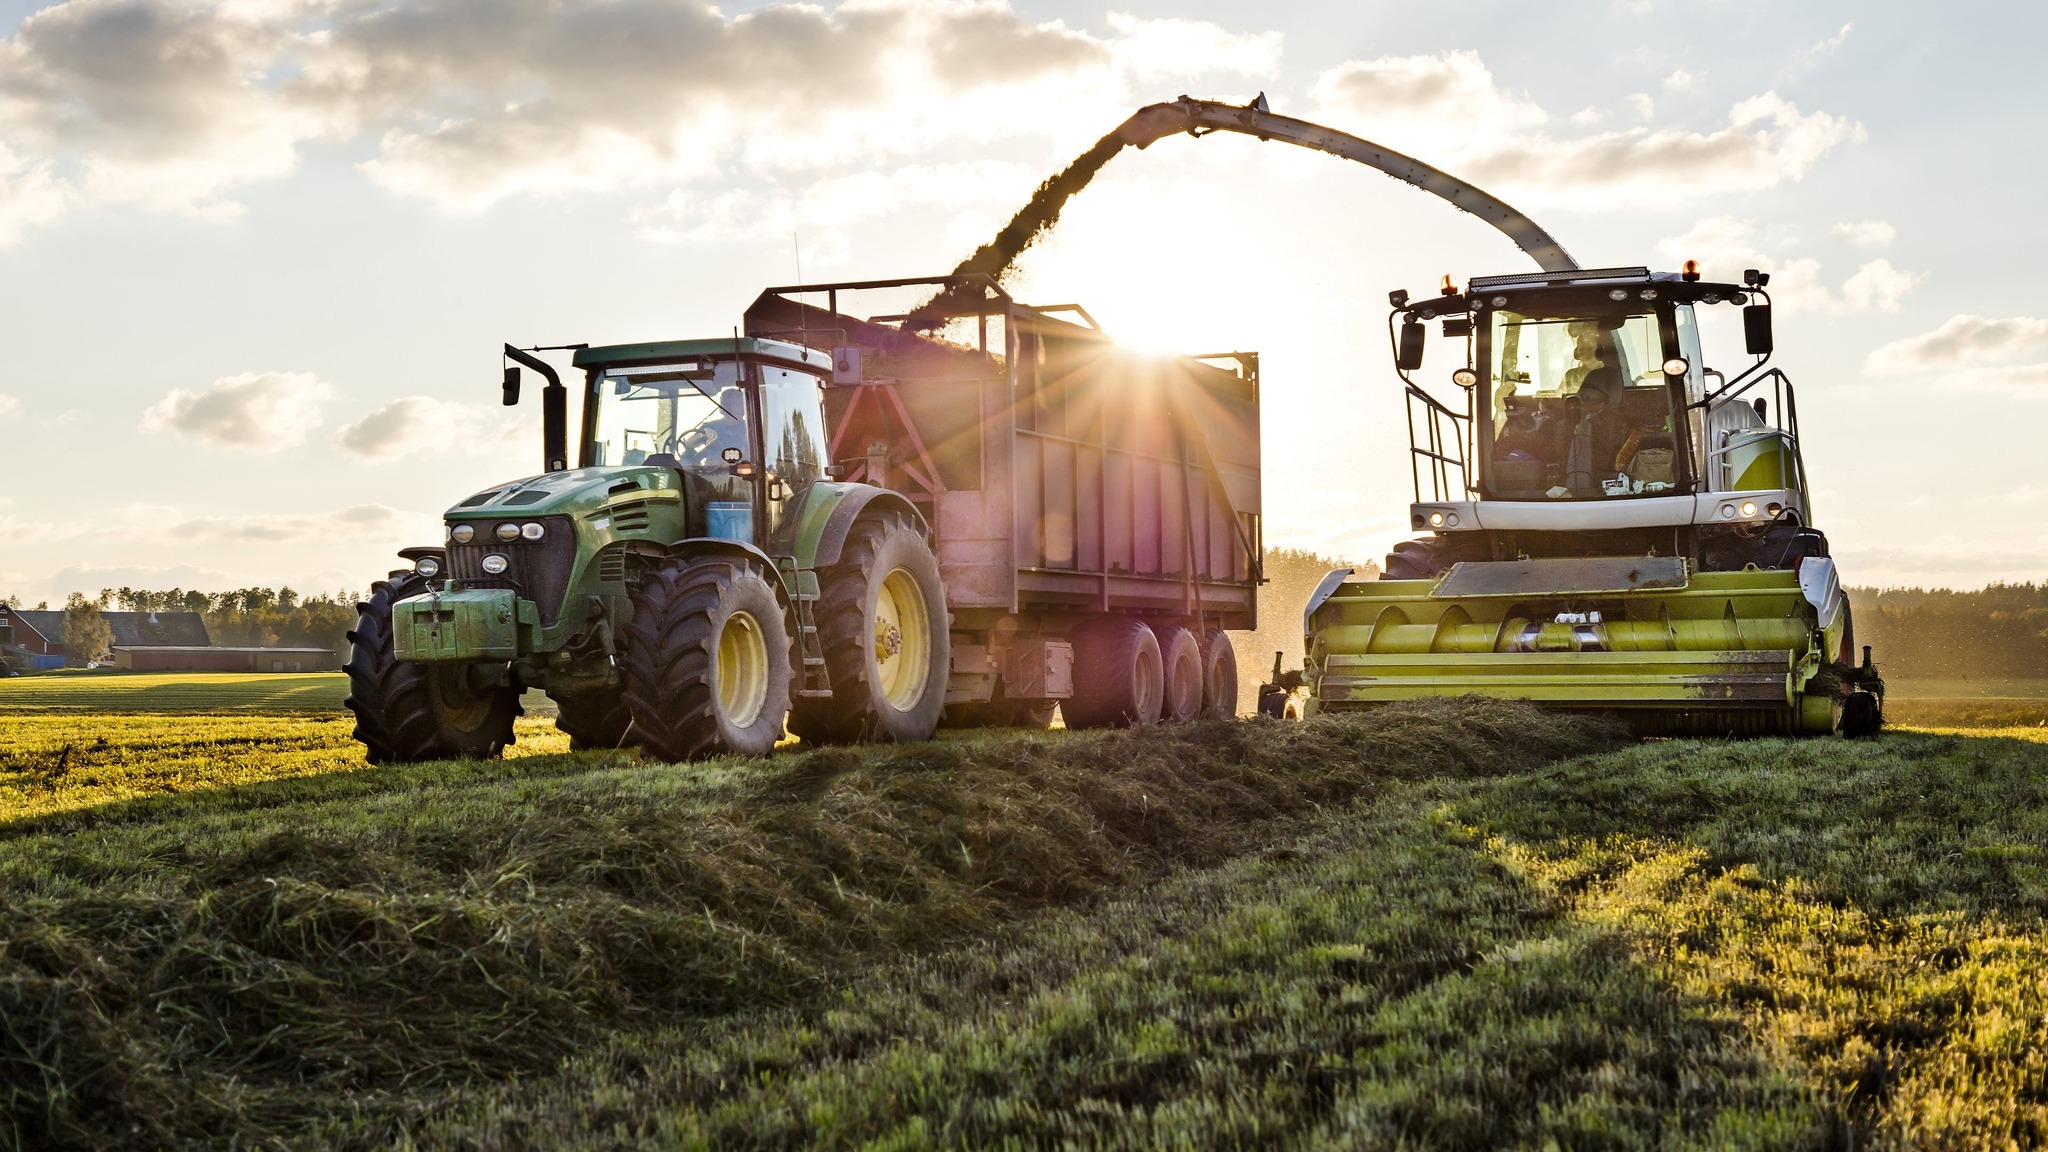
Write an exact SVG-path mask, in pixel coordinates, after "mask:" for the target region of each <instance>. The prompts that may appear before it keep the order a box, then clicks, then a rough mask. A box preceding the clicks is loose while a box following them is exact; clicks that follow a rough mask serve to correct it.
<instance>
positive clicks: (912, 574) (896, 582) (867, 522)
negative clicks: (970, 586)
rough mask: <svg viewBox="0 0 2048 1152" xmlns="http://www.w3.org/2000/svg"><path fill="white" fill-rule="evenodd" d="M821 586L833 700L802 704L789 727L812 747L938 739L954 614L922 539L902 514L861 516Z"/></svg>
mask: <svg viewBox="0 0 2048 1152" xmlns="http://www.w3.org/2000/svg"><path fill="white" fill-rule="evenodd" d="M818 584H819V599H818V638H819V641H820V643H821V644H822V645H823V647H824V650H825V675H826V679H827V680H828V682H829V683H830V684H831V686H832V695H831V698H830V699H803V700H799V701H798V702H797V706H796V709H795V711H794V712H793V713H792V714H791V715H790V720H789V727H790V731H792V732H794V733H796V734H797V736H798V737H800V738H802V740H803V741H804V742H805V743H807V744H848V743H854V742H857V741H862V740H880V741H896V742H902V741H909V740H929V739H931V738H932V733H934V732H936V731H938V727H939V719H940V716H941V715H942V714H943V713H944V711H945V708H946V680H947V677H948V675H949V674H950V672H951V670H952V663H953V648H952V633H951V631H950V629H951V627H952V618H951V617H950V616H949V615H948V614H947V612H946V588H945V585H944V583H943V582H942V581H941V580H940V578H939V561H938V557H936V556H934V555H932V548H931V545H930V544H928V543H926V542H925V538H924V535H923V533H921V532H919V531H918V530H917V529H916V528H914V527H913V526H912V525H911V523H910V521H908V520H907V519H905V518H904V517H903V516H902V515H900V514H897V513H884V514H882V515H879V516H867V517H863V518H862V519H861V520H860V521H858V522H857V523H855V524H854V526H853V531H852V532H851V533H849V534H848V535H847V538H846V544H845V546H844V548H843V550H842V551H841V552H840V559H839V563H837V564H834V565H833V566H832V567H830V568H828V569H826V570H825V571H824V572H822V573H820V574H819V580H818Z"/></svg>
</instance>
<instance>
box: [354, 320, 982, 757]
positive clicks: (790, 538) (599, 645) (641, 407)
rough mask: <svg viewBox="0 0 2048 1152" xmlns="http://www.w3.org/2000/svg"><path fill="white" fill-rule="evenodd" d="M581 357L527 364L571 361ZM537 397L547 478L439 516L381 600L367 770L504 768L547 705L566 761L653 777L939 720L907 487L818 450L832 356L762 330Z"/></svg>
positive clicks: (932, 626) (602, 372)
mask: <svg viewBox="0 0 2048 1152" xmlns="http://www.w3.org/2000/svg"><path fill="white" fill-rule="evenodd" d="M567 350H570V349H533V350H531V351H532V352H538V351H567ZM573 351H574V364H575V367H577V368H579V369H581V370H582V371H583V373H584V381H583V404H582V423H581V425H580V434H579V436H578V438H577V444H578V448H577V454H578V459H577V462H576V467H574V468H571V467H569V460H568V455H569V454H568V434H567V432H568V414H569V404H568V389H567V388H566V387H565V386H564V385H563V384H562V382H561V379H560V377H559V376H558V375H557V374H556V372H555V371H554V370H553V369H552V368H551V367H550V366H549V365H548V364H547V363H546V362H545V361H543V360H541V359H540V358H538V357H536V356H534V355H532V354H531V352H529V351H522V350H520V349H517V348H514V347H512V346H510V345H507V346H506V348H505V355H506V357H507V358H508V359H510V360H512V361H514V363H513V364H512V365H511V366H508V367H507V368H506V370H505V378H504V402H505V403H506V404H508V405H509V404H516V403H517V402H518V399H519V385H520V367H519V366H520V365H524V366H525V367H527V368H530V369H532V370H533V371H535V372H537V373H539V374H540V375H541V376H543V377H544V378H545V379H546V380H547V386H546V387H545V388H544V389H543V393H542V410H543V420H542V422H543V440H544V456H545V468H546V470H545V471H544V472H542V473H541V474H540V475H538V476H531V477H528V478H526V479H523V480H517V481H513V482H511V483H506V484H500V485H496V486H493V487H491V488H488V489H486V490H484V491H482V492H479V493H477V494H475V495H473V496H470V497H469V498H468V499H465V500H463V501H461V502H459V503H457V504H456V505H455V506H454V507H452V508H450V509H448V512H447V515H446V539H445V542H444V543H443V544H442V545H441V546H439V547H420V548H408V549H405V550H403V551H402V552H401V553H400V555H401V556H403V557H405V558H406V559H407V560H410V561H411V562H412V568H411V569H410V570H402V571H398V572H393V573H392V574H391V577H390V579H388V580H385V581H380V582H379V583H377V584H376V585H375V587H374V588H373V590H372V592H371V595H370V598H369V601H368V602H367V603H365V604H363V605H361V606H360V616H359V619H358V622H357V626H356V629H355V631H354V632H352V633H350V636H349V638H350V640H351V641H352V642H353V643H354V650H353V652H352V653H351V654H350V657H349V661H348V664H347V665H346V671H347V672H348V675H349V684H350V692H349V697H348V707H349V709H350V710H351V711H353V712H354V713H355V716H356V728H355V736H356V739H358V740H360V741H362V743H363V744H364V746H365V747H366V748H367V749H368V752H369V759H370V762H371V763H374V764H390V763H410V762H414V761H420V760H435V759H447V758H455V757H492V756H496V755H498V754H499V753H500V752H502V751H503V749H504V748H505V746H506V745H508V744H510V743H511V742H512V739H513V720H514V718H515V717H517V716H518V715H519V714H520V704H519V699H520V695H521V693H523V692H524V691H526V690H527V689H529V688H541V689H544V690H545V691H546V692H547V693H548V695H549V696H551V697H553V699H554V701H555V703H556V704H557V705H558V707H559V708H560V716H559V718H558V719H557V721H556V723H557V725H558V726H559V727H560V728H561V729H562V730H563V731H564V732H567V733H568V734H569V737H570V741H571V746H572V747H575V748H579V749H585V748H619V747H637V748H640V749H642V750H644V751H645V752H646V753H648V754H649V755H651V756H655V757H658V758H660V759H663V760H692V759H699V758H702V757H706V756H715V755H721V754H741V755H761V754H764V753H766V752H768V751H769V750H770V749H771V748H773V747H774V746H775V744H776V743H777V741H779V740H781V739H782V737H783V734H784V726H785V722H786V723H787V726H788V729H789V730H790V731H791V732H794V733H795V734H796V735H798V736H800V737H802V738H803V739H804V740H805V741H807V742H828V743H832V742H851V741H861V740H923V739H928V738H930V737H931V735H932V733H933V731H934V730H935V729H936V728H937V726H938V723H939V719H940V716H941V713H942V711H943V710H944V708H945V699H946V686H947V674H948V669H949V666H950V663H951V651H950V643H949V635H948V630H947V627H948V617H947V610H946V594H945V589H944V586H943V584H942V582H941V580H940V575H939V566H938V562H937V560H936V558H935V557H934V555H933V551H932V545H931V535H930V531H929V528H928V526H927V524H926V523H925V520H924V518H923V517H922V516H921V515H920V514H919V513H918V511H917V510H916V508H915V507H913V506H912V504H911V503H910V502H909V501H908V500H907V499H905V498H904V497H903V496H901V495H899V494H897V493H895V492H891V491H889V490H887V489H883V488H878V487H875V486H873V485H868V484H851V483H840V482H838V481H836V480H835V479H834V478H833V477H834V475H835V473H836V469H834V468H833V467H831V466H830V464H829V462H828V461H827V460H826V459H825V448H824V444H825V423H824V404H823V388H824V381H825V379H827V378H829V377H830V375H831V373H832V363H831V359H830V357H828V356H827V355H825V354H824V353H822V352H819V351H816V350H813V349H809V348H805V347H802V346H800V345H795V344H789V343H784V342H781V341H777V340H766V339H721V340H681V341H668V342H661V343H649V344H627V345H616V346H612V347H604V348H592V347H587V346H573Z"/></svg>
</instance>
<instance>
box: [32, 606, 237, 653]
mask: <svg viewBox="0 0 2048 1152" xmlns="http://www.w3.org/2000/svg"><path fill="white" fill-rule="evenodd" d="M12 615H13V616H14V618H15V619H16V620H19V621H21V622H22V623H23V624H26V625H28V626H29V627H31V628H33V629H35V630H36V633H37V635H39V636H41V637H42V638H43V639H45V640H47V641H49V642H50V643H52V644H62V643H64V613H62V612H36V611H25V610H23V609H20V608H16V609H14V610H13V612H12ZM100 617H101V618H102V619H104V620H105V621H106V622H107V627H108V628H109V629H111V630H112V631H113V633H114V643H115V644H116V645H119V646H121V647H124V648H156V647H161V646H164V645H184V646H192V647H211V646H212V644H213V637H211V636H208V635H207V634H206V621H205V620H204V619H202V618H201V617H200V615H199V613H197V612H102V613H100Z"/></svg>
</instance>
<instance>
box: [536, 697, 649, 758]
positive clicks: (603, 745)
mask: <svg viewBox="0 0 2048 1152" xmlns="http://www.w3.org/2000/svg"><path fill="white" fill-rule="evenodd" d="M555 707H556V708H557V709H559V711H558V712H557V713H556V715H555V727H557V728H559V729H561V730H562V731H564V732H566V733H568V734H569V751H571V752H591V751H600V750H606V751H608V750H610V749H614V748H627V747H631V745H632V738H633V710H632V709H630V708H628V707H626V697H625V694H624V693H623V692H622V691H620V690H619V689H612V690H609V691H598V692H578V693H575V694H573V695H566V694H565V695H561V696H556V697H555Z"/></svg>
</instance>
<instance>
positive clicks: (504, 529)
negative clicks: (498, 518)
mask: <svg viewBox="0 0 2048 1152" xmlns="http://www.w3.org/2000/svg"><path fill="white" fill-rule="evenodd" d="M497 537H498V539H500V540H503V541H504V542H505V543H507V544H510V543H511V542H512V541H514V540H517V539H519V525H517V524H514V523H512V522H511V521H509V520H508V521H506V522H505V523H503V524H500V525H498V531H497Z"/></svg>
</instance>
